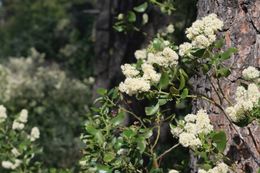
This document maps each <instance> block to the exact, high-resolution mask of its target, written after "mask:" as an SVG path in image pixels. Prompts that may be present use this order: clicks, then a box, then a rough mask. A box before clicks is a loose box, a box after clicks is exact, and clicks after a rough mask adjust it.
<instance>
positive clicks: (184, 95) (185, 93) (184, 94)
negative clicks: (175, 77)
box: [181, 88, 189, 99]
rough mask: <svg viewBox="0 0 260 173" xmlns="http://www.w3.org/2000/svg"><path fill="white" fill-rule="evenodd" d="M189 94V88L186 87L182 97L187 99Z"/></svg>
mask: <svg viewBox="0 0 260 173" xmlns="http://www.w3.org/2000/svg"><path fill="white" fill-rule="evenodd" d="M188 94H189V90H188V88H184V90H183V91H182V93H181V98H182V99H185V98H186V97H187V96H188Z"/></svg>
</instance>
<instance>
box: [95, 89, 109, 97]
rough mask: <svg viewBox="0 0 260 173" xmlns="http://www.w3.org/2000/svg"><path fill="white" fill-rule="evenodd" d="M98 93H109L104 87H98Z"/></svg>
mask: <svg viewBox="0 0 260 173" xmlns="http://www.w3.org/2000/svg"><path fill="white" fill-rule="evenodd" d="M97 93H98V94H99V95H101V96H104V95H106V94H107V90H106V89H104V88H98V89H97Z"/></svg>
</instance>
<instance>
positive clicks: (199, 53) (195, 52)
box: [191, 49, 205, 58]
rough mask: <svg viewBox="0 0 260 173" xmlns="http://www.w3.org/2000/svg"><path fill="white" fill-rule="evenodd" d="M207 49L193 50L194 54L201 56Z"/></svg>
mask: <svg viewBox="0 0 260 173" xmlns="http://www.w3.org/2000/svg"><path fill="white" fill-rule="evenodd" d="M204 52H205V49H196V50H194V51H192V52H191V54H192V55H193V56H196V57H199V58H201V57H202V56H203V55H204Z"/></svg>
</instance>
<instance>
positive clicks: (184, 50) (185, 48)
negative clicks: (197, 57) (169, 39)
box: [179, 42, 192, 56]
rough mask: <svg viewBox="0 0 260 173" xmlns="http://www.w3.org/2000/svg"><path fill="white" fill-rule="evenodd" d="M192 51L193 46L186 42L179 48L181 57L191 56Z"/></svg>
mask: <svg viewBox="0 0 260 173" xmlns="http://www.w3.org/2000/svg"><path fill="white" fill-rule="evenodd" d="M191 49H192V44H191V43H188V42H185V43H183V44H181V45H180V46H179V55H180V56H191V54H190V52H191Z"/></svg>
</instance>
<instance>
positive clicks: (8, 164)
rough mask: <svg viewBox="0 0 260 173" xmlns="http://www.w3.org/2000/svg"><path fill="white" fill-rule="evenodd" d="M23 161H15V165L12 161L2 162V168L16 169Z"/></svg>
mask: <svg viewBox="0 0 260 173" xmlns="http://www.w3.org/2000/svg"><path fill="white" fill-rule="evenodd" d="M21 163H22V161H21V160H19V159H15V161H14V163H13V162H11V161H2V167H3V168H5V169H12V170H14V169H16V168H17V167H19V166H20V165H21Z"/></svg>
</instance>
